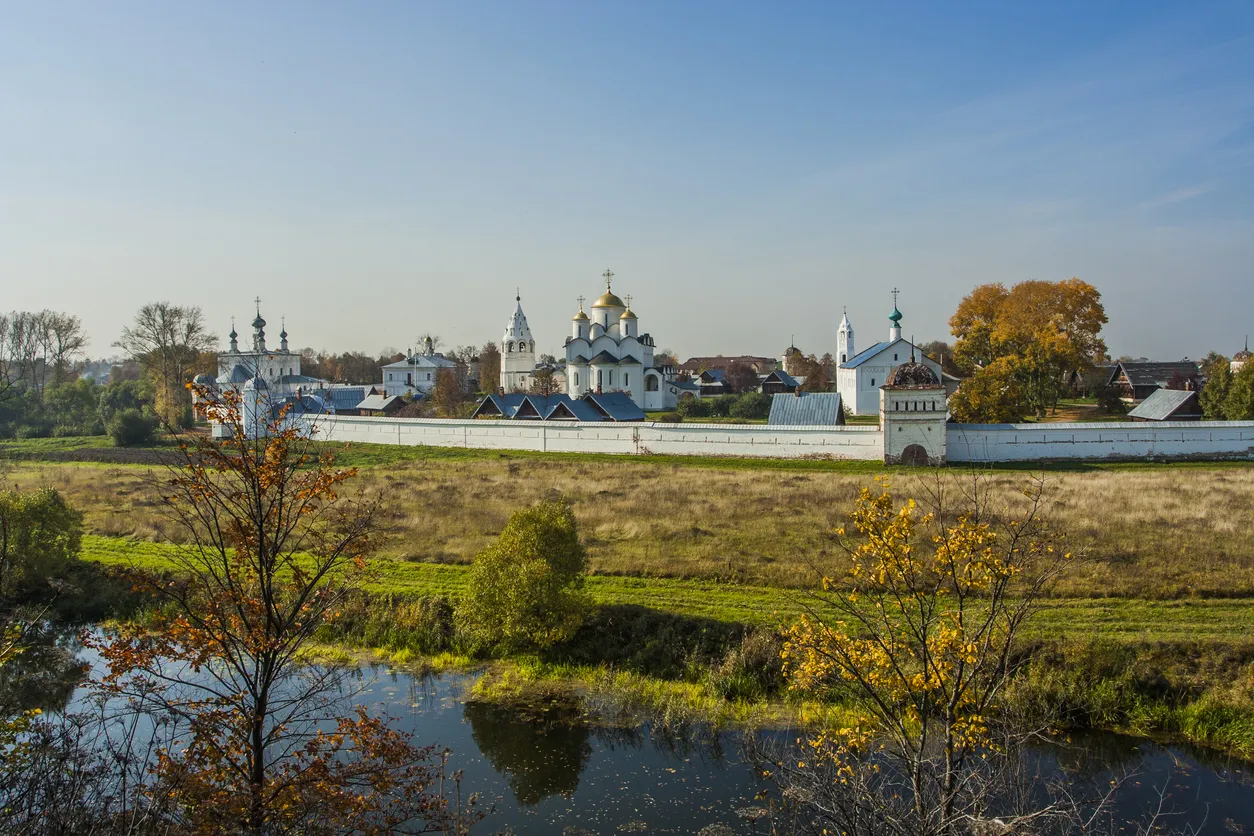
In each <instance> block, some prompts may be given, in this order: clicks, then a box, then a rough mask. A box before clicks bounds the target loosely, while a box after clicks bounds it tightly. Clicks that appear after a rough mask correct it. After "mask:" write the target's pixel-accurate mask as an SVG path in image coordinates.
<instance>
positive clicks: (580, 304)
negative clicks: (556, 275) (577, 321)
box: [578, 296, 585, 311]
mask: <svg viewBox="0 0 1254 836" xmlns="http://www.w3.org/2000/svg"><path fill="white" fill-rule="evenodd" d="M584 298H585V297H583V296H580V297H579V300H578V301H579V310H581V311H582V310H583V303H584Z"/></svg>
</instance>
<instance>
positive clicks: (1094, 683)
mask: <svg viewBox="0 0 1254 836" xmlns="http://www.w3.org/2000/svg"><path fill="white" fill-rule="evenodd" d="M1026 655H1027V656H1028V657H1029V658H1030V659H1031V661H1030V662H1029V663H1028V665H1027V667H1026V668H1025V670H1024V671H1023V673H1022V675H1021V676H1020V677H1018V678H1017V679H1016V680H1015V681H1014V683H1013V684H1012V687H1011V688H1010V689H1009V691H1008V692H1007V696H1006V702H1007V705H1008V706H1009V707H1010V709H1011V710H1013V711H1015V712H1016V713H1019V714H1022V715H1024V716H1026V717H1028V718H1030V719H1033V720H1044V721H1046V722H1050V723H1053V724H1056V725H1058V726H1060V727H1062V728H1068V729H1104V730H1111V731H1120V732H1126V733H1129V734H1135V735H1140V736H1155V735H1166V736H1169V737H1173V738H1181V739H1184V740H1189V741H1192V742H1194V743H1199V744H1202V745H1206V746H1213V747H1216V748H1219V749H1223V750H1225V751H1227V752H1231V753H1233V754H1236V755H1239V756H1241V757H1245V758H1254V643H1249V644H1209V643H1200V642H1197V643H1187V642H1179V643H1166V642H1153V643H1142V644H1116V643H1114V642H1109V641H1102V640H1093V641H1088V642H1056V643H1049V644H1038V645H1035V646H1033V647H1031V648H1029V649H1027V650H1026Z"/></svg>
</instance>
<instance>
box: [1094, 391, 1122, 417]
mask: <svg viewBox="0 0 1254 836" xmlns="http://www.w3.org/2000/svg"><path fill="white" fill-rule="evenodd" d="M1097 405H1098V406H1099V407H1101V409H1102V411H1103V412H1105V413H1106V414H1107V415H1123V414H1124V413H1125V412H1127V411H1128V405H1127V404H1125V403H1124V402H1123V398H1121V397H1120V392H1119V387H1118V386H1103V387H1102V388H1101V389H1100V390H1098V393H1097Z"/></svg>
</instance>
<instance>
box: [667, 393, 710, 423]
mask: <svg viewBox="0 0 1254 836" xmlns="http://www.w3.org/2000/svg"><path fill="white" fill-rule="evenodd" d="M675 408H676V410H677V411H678V412H679V414H680V415H682V416H683V417H685V418H709V417H710V415H711V414H712V409H711V401H709V400H707V399H705V398H695V397H694V398H683V399H682V400H680V402H679V404H678V406H676V407H675Z"/></svg>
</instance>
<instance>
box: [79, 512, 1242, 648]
mask: <svg viewBox="0 0 1254 836" xmlns="http://www.w3.org/2000/svg"><path fill="white" fill-rule="evenodd" d="M172 548H174V547H172V546H169V545H166V544H161V543H146V542H136V541H133V540H127V539H123V538H117V537H100V536H92V535H89V536H87V537H86V538H84V541H83V557H84V558H85V559H87V560H91V561H94V562H97V563H101V564H104V565H106V566H113V567H129V568H134V569H138V570H141V571H146V572H162V571H165V570H167V569H168V568H169V566H170V564H169V562H168V555H169V553H170V550H171V549H172ZM371 568H372V570H373V577H372V579H371V580H370V581H369V583H367V584H366V586H365V591H366V592H368V593H370V594H372V595H400V596H412V597H419V596H433V595H445V596H449V597H454V598H455V597H457V596H459V595H460V594H461V592H462V591H463V589H464V588H465V585H466V582H467V578H468V577H469V567H466V566H461V565H437V564H430V563H414V562H410V561H402V560H389V559H386V558H381V559H377V560H375V561H374V562H373V564H372V566H371ZM588 591H589V593H590V594H591V596H592V598H593V600H594V601H595V602H596V603H598V604H613V605H625V606H639V607H647V608H648V609H651V610H656V611H658V612H663V613H670V614H673V615H679V616H683V617H685V618H700V619H712V620H714V621H721V622H725V623H728V624H748V625H751V626H766V627H775V626H779V625H781V624H790V623H792V622H793V621H795V620H796V619H797V618H798V617H799V616H800V615H801V614H802V613H803V612H804V611H806V610H807V609H810V610H817V611H818V612H823V611H824V609H825V608H824V607H823V606H822V605H821V603H819V602H818V601H817V600H816V599H814V598H812V597H810V596H809V595H808V594H807V593H806V592H805V591H804V590H795V589H794V590H790V589H779V588H774V587H763V586H752V585H742V584H730V583H724V582H717V581H700V580H680V579H673V578H637V577H622V576H613V575H594V576H592V577H590V578H589V579H588ZM1252 632H1254V599H1232V598H1226V599H1213V600H1182V601H1147V600H1134V599H1115V598H1097V599H1082V598H1076V599H1073V598H1055V599H1051V600H1048V601H1046V602H1044V605H1043V607H1042V609H1041V611H1040V613H1039V614H1038V616H1037V618H1036V621H1035V622H1034V624H1033V628H1032V633H1033V635H1035V636H1036V637H1038V638H1042V639H1049V640H1054V639H1069V640H1073V639H1083V638H1086V637H1089V636H1093V635H1099V634H1100V635H1102V636H1104V637H1106V638H1108V639H1112V640H1119V641H1138V642H1139V641H1164V642H1179V641H1198V642H1240V641H1244V640H1246V639H1249V638H1251V633H1252Z"/></svg>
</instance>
